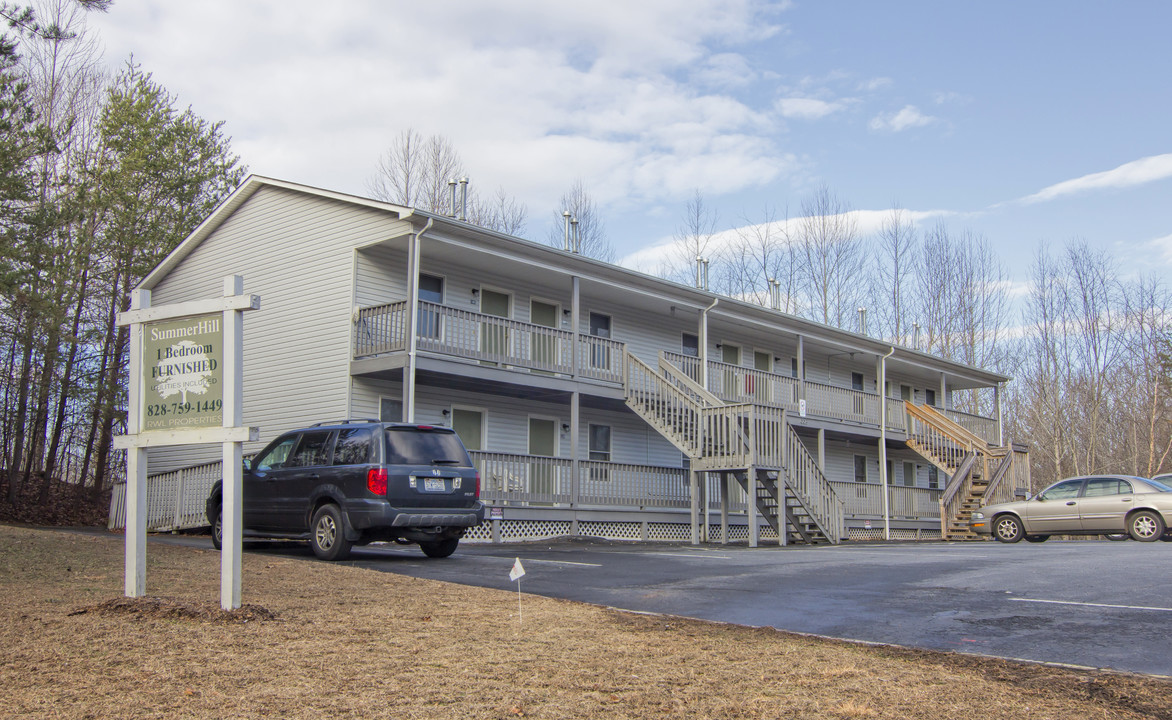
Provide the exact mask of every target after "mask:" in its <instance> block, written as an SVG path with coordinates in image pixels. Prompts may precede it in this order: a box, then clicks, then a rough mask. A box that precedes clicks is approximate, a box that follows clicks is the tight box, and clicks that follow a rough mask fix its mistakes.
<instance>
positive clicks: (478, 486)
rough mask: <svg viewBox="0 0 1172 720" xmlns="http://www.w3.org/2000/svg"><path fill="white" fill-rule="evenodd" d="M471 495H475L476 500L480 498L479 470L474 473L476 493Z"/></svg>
mask: <svg viewBox="0 0 1172 720" xmlns="http://www.w3.org/2000/svg"><path fill="white" fill-rule="evenodd" d="M473 497H475V498H476V499H477V500H479V499H480V473H479V472H477V473H476V495H474V496H473Z"/></svg>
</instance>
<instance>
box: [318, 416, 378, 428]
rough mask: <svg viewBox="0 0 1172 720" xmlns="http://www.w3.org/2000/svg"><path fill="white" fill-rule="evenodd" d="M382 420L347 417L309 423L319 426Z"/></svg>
mask: <svg viewBox="0 0 1172 720" xmlns="http://www.w3.org/2000/svg"><path fill="white" fill-rule="evenodd" d="M376 422H382V421H381V420H375V419H374V418H347V419H345V420H338V421H336V422H319V423H314V424H312V425H310V427H321V426H322V425H350V424H351V423H376Z"/></svg>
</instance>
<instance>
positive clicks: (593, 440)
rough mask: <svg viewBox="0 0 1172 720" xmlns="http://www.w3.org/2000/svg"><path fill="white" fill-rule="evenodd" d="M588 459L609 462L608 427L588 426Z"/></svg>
mask: <svg viewBox="0 0 1172 720" xmlns="http://www.w3.org/2000/svg"><path fill="white" fill-rule="evenodd" d="M589 445H590V459H591V460H601V461H603V462H610V426H609V425H591V426H590V437H589Z"/></svg>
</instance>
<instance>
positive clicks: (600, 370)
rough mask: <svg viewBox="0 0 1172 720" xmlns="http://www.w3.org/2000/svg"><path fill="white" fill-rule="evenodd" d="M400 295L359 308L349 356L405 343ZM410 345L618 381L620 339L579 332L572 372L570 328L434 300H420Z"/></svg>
mask: <svg viewBox="0 0 1172 720" xmlns="http://www.w3.org/2000/svg"><path fill="white" fill-rule="evenodd" d="M406 325H407V303H406V302H405V301H399V302H393V303H387V304H385V305H376V306H373V307H366V308H362V309H360V310H359V311H358V318H357V321H356V324H355V329H354V357H355V358H365V357H373V356H376V355H380V354H383V353H388V352H399V351H403V350H405V349H406V348H407V336H406ZM416 329H417V332H416V346H417V347H418V348H419V349H420V350H423V351H427V352H435V353H440V354H443V355H452V356H455V357H460V358H466V359H469V360H476V361H479V362H482V363H486V364H494V365H500V366H507V367H514V368H524V369H528V370H533V371H536V372H544V373H552V374H561V375H573V374H577V375H579V376H581V377H589V378H594V379H597V380H606V381H610V382H621V381H622V376H623V367H622V363H623V357H624V353H623V351H622V350H623V344H622V343H621V342H618V341H616V340H610V339H607V338H599V337H593V336H590V335H579V336H578V337H579V338H580V342H579V346H578V363H577V365H578V367H577V373H575V372H574V337H575V336H574V333H572V332H570V331H569V330H561V329H559V328H552V327H545V326H544V325H534V324H532V323H526V322H521V321H519V320H511V319H509V318H503V317H497V316H495V315H485V314H483V313H478V312H470V311H467V310H461V309H458V308H453V307H448V306H446V305H439V304H437V303H430V302H420V303H419V318H418V320H417V322H416Z"/></svg>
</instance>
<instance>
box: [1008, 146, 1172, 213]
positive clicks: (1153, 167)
mask: <svg viewBox="0 0 1172 720" xmlns="http://www.w3.org/2000/svg"><path fill="white" fill-rule="evenodd" d="M1168 177H1172V153H1167V154H1164V155H1152V156H1150V157H1145V158H1140V159H1139V160H1133V161H1131V162H1129V163H1124V164H1123V165H1120V166H1119V167H1117V168H1115V169H1114V170H1107V171H1104V172H1098V173H1091V174H1090V175H1083V176H1082V177H1077V178H1074V179H1073V180H1065V181H1063V182H1060V183H1056V184H1054V185H1050V186H1049V187H1045V188H1042V189H1041V190H1039V191H1038V192H1036V193H1034V194H1033V195H1028V196H1026V197H1024V198H1021V200H1019V202H1021V203H1023V204H1027V205H1029V204H1033V203H1040V202H1046V201H1048V200H1054V199H1056V198H1060V197H1062V196H1064V195H1073V194H1076V193H1081V192H1087V191H1089V190H1113V189H1120V188H1126V187H1132V186H1134V185H1143V184H1145V183H1150V182H1155V181H1157V180H1163V179H1165V178H1168Z"/></svg>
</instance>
